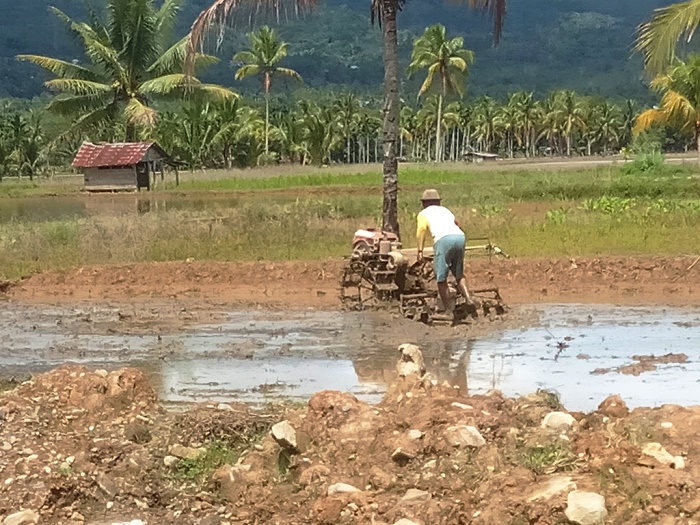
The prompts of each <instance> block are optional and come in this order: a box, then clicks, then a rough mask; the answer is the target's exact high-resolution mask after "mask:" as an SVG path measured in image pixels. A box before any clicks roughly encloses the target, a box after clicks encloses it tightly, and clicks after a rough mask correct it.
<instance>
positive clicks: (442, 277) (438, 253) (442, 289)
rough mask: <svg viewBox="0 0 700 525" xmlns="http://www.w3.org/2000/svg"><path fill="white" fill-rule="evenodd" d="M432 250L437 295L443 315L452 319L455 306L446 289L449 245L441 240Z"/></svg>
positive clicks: (448, 270)
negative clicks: (440, 301) (443, 310)
mask: <svg viewBox="0 0 700 525" xmlns="http://www.w3.org/2000/svg"><path fill="white" fill-rule="evenodd" d="M433 249H434V255H435V256H434V258H433V270H435V280H436V281H437V289H438V294H439V295H440V299H441V300H442V304H443V306H444V308H445V314H446V315H447V316H449V317H450V318H452V317H454V310H455V305H454V301H453V300H451V298H450V291H449V288H448V287H447V275H448V274H449V272H450V269H449V266H448V262H447V256H448V251H449V244H447V243H446V242H445V239H444V238H443V239H440V240H438V241H437V242H436V243H435V245H434V246H433Z"/></svg>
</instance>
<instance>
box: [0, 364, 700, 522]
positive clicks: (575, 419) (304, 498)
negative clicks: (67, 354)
mask: <svg viewBox="0 0 700 525" xmlns="http://www.w3.org/2000/svg"><path fill="white" fill-rule="evenodd" d="M96 396H97V397H96ZM699 424H700V408H698V407H692V408H683V407H679V406H664V407H661V408H657V409H635V410H633V411H631V412H630V411H629V410H627V408H626V407H625V406H624V401H623V400H621V399H620V398H617V397H611V398H609V399H608V400H606V401H605V402H604V403H602V404H601V407H600V409H599V410H598V411H596V412H592V413H590V414H581V413H568V412H567V411H566V410H565V409H564V408H563V407H561V406H560V405H559V403H558V400H557V399H556V397H555V396H553V395H552V394H549V393H547V392H538V393H535V394H533V395H530V396H526V397H522V398H518V399H510V398H506V397H504V396H502V395H501V394H500V393H499V392H492V393H490V394H489V395H482V396H465V395H464V394H463V393H462V392H460V389H459V388H456V387H454V386H452V385H449V384H447V383H443V384H438V382H437V381H435V380H434V379H432V378H431V377H430V375H429V374H428V375H425V376H421V377H418V376H417V375H410V374H409V375H407V376H406V377H402V378H399V379H398V380H397V382H396V383H395V384H394V385H393V386H392V387H391V389H390V390H389V391H388V392H387V394H386V396H385V398H384V400H383V401H382V402H381V403H379V404H377V405H370V404H367V403H364V402H362V401H360V400H358V399H357V398H355V397H354V396H352V395H350V394H347V393H342V392H335V391H324V392H319V393H317V394H316V395H315V396H313V397H312V398H311V399H310V400H309V402H308V404H306V405H305V406H295V407H282V406H278V407H276V408H275V410H274V411H272V412H270V411H266V412H260V411H253V410H251V409H249V408H247V407H245V406H243V405H231V404H208V405H202V406H195V407H192V408H191V409H189V410H187V411H185V412H182V413H168V412H165V411H163V410H161V409H160V408H159V407H158V405H157V404H155V403H154V396H153V392H152V390H151V389H150V387H148V385H147V384H146V383H145V381H144V380H143V377H142V376H141V375H140V373H139V372H138V371H135V370H133V369H123V370H119V371H116V372H112V373H110V374H104V373H101V372H90V371H87V370H85V369H84V368H82V367H66V368H62V369H58V370H55V371H53V372H49V373H48V374H44V375H41V376H37V377H35V378H33V379H32V381H30V382H28V383H25V384H22V385H20V386H19V387H18V388H17V389H15V390H13V391H9V392H6V393H4V394H0V474H1V475H0V520H3V519H5V518H6V517H7V516H9V515H11V514H13V513H16V512H19V511H21V510H27V511H29V512H35V513H37V515H38V516H39V517H40V520H41V521H40V522H41V523H49V524H54V523H55V524H58V523H72V524H78V523H92V524H112V523H115V522H128V521H131V520H142V521H143V522H144V523H147V524H149V525H154V524H166V523H167V524H170V523H174V522H180V523H192V524H201V525H225V524H231V525H232V524H241V525H243V524H251V525H252V524H256V523H271V524H272V523H279V524H292V525H294V524H358V525H365V524H366V525H381V524H389V525H392V524H394V523H397V522H398V521H399V520H401V519H407V520H411V521H412V522H414V523H417V524H420V525H428V524H431V525H432V524H445V525H448V524H449V525H453V524H462V523H463V524H467V523H469V524H473V525H496V524H498V525H501V524H508V525H525V524H548V525H560V524H562V523H566V522H567V519H566V515H565V513H567V512H573V510H572V508H571V507H572V505H573V503H572V502H571V501H569V500H570V499H572V498H573V496H570V495H572V494H574V493H573V491H574V490H575V489H578V492H576V495H578V494H580V493H581V492H583V496H581V498H582V499H583V500H585V502H588V503H590V501H593V502H595V501H597V500H596V498H591V497H587V496H586V494H585V493H589V492H590V493H595V494H598V495H600V496H602V498H604V499H603V500H602V501H603V503H604V508H598V509H593V510H591V512H594V511H595V512H599V513H607V519H606V523H615V524H633V525H641V524H651V523H654V524H659V523H661V524H667V525H671V524H680V523H684V524H686V523H692V522H693V521H694V520H697V519H700V494H698V487H697V482H696V481H695V480H697V479H700V478H699V477H698V476H700V441H698V438H697V432H696V429H697V427H698V425H699ZM581 498H580V499H581ZM574 499H575V498H574ZM589 510H590V509H589ZM404 523H406V522H404Z"/></svg>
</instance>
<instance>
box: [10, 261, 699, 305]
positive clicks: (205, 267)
mask: <svg viewBox="0 0 700 525" xmlns="http://www.w3.org/2000/svg"><path fill="white" fill-rule="evenodd" d="M694 262H695V258H694V257H582V258H576V259H572V258H569V257H563V258H558V259H510V260H500V259H499V260H494V261H493V262H489V261H488V260H486V259H468V260H467V264H466V271H467V276H468V282H469V284H470V286H472V287H482V286H494V285H495V286H499V287H500V289H501V293H502V295H503V297H504V299H505V300H506V302H508V303H509V304H524V303H541V302H550V303H551V302H577V303H618V304H646V305H656V304H664V305H665V304H668V305H696V304H697V289H698V287H700V265H696V266H693V263H694ZM342 268H343V261H342V260H328V261H309V262H306V261H260V262H208V261H194V262H164V263H143V264H132V265H124V266H117V265H115V266H90V267H84V268H76V269H72V270H67V271H60V272H47V273H43V274H37V275H33V276H31V277H29V278H27V279H24V280H22V281H20V282H18V283H15V284H14V285H13V286H10V287H8V288H7V290H6V292H5V293H6V295H7V296H9V297H10V298H14V299H17V300H22V301H37V302H46V301H51V302H55V301H57V300H59V301H69V302H71V303H74V302H77V301H100V302H108V301H113V302H120V301H125V300H126V301H128V302H133V301H134V300H148V301H152V300H153V299H154V298H162V299H168V300H188V301H191V300H192V299H197V300H198V301H200V302H208V303H212V304H236V305H249V306H255V307H266V308H279V307H292V308H298V309H303V308H307V307H316V308H338V307H339V299H338V294H339V289H338V287H339V282H340V275H341V272H342ZM0 293H3V290H0ZM188 306H191V304H189V305H188Z"/></svg>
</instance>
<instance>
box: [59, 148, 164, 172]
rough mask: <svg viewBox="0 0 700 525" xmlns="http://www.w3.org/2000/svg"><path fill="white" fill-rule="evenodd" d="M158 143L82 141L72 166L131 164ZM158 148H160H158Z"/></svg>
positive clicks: (136, 161) (100, 166)
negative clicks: (94, 142) (96, 142)
mask: <svg viewBox="0 0 700 525" xmlns="http://www.w3.org/2000/svg"><path fill="white" fill-rule="evenodd" d="M154 145H155V146H156V147H157V148H158V145H157V144H155V142H115V143H111V144H91V143H90V142H83V145H82V146H80V149H79V150H78V153H76V155H75V158H74V159H73V167H74V168H102V167H108V166H132V165H134V164H138V163H139V162H141V160H142V159H143V157H144V156H145V155H146V152H147V151H148V150H149V149H150V148H151V147H152V146H154ZM158 149H159V150H160V148H158Z"/></svg>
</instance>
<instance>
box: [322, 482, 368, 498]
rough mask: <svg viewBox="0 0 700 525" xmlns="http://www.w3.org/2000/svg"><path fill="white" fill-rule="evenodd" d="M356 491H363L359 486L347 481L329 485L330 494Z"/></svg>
mask: <svg viewBox="0 0 700 525" xmlns="http://www.w3.org/2000/svg"><path fill="white" fill-rule="evenodd" d="M355 492H362V491H361V490H360V489H358V488H357V487H353V486H352V485H349V484H347V483H335V484H333V485H331V486H330V487H328V495H329V496H330V495H332V494H353V493H355Z"/></svg>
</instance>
